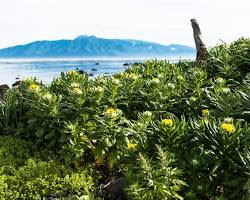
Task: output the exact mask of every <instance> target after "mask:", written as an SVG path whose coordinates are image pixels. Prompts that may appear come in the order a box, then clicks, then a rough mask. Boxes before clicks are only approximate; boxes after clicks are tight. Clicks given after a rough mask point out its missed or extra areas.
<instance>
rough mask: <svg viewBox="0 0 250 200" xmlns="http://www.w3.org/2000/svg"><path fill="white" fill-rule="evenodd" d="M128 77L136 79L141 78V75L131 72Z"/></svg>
mask: <svg viewBox="0 0 250 200" xmlns="http://www.w3.org/2000/svg"><path fill="white" fill-rule="evenodd" d="M128 78H130V79H133V80H136V79H138V78H139V76H138V75H137V74H135V73H130V74H128Z"/></svg>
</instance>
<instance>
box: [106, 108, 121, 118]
mask: <svg viewBox="0 0 250 200" xmlns="http://www.w3.org/2000/svg"><path fill="white" fill-rule="evenodd" d="M105 115H106V116H107V117H109V118H115V117H117V115H118V112H117V109H115V108H108V109H107V111H106V112H105Z"/></svg>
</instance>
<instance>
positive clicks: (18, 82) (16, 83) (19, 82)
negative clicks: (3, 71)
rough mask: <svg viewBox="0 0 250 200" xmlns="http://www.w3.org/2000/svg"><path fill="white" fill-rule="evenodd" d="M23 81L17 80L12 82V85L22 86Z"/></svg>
mask: <svg viewBox="0 0 250 200" xmlns="http://www.w3.org/2000/svg"><path fill="white" fill-rule="evenodd" d="M21 83H22V81H16V82H15V83H13V84H12V87H18V86H20V85H21Z"/></svg>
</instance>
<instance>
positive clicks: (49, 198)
mask: <svg viewBox="0 0 250 200" xmlns="http://www.w3.org/2000/svg"><path fill="white" fill-rule="evenodd" d="M46 200H59V198H57V195H56V193H55V192H51V193H50V194H49V195H48V196H47V197H46Z"/></svg>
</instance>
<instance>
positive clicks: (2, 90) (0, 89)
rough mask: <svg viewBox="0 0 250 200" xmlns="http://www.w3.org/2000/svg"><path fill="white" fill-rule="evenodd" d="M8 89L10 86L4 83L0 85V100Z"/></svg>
mask: <svg viewBox="0 0 250 200" xmlns="http://www.w3.org/2000/svg"><path fill="white" fill-rule="evenodd" d="M8 89H10V87H9V86H8V85H6V84H4V85H0V100H1V99H3V97H4V95H5V93H6V92H7V90H8Z"/></svg>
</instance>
